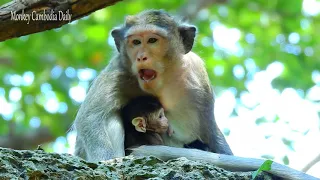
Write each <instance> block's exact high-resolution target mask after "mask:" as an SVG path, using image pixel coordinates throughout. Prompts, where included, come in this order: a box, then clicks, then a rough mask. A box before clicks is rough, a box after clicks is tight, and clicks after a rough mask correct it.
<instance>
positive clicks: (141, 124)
mask: <svg viewBox="0 0 320 180" xmlns="http://www.w3.org/2000/svg"><path fill="white" fill-rule="evenodd" d="M131 123H132V125H133V126H134V127H135V128H136V130H137V131H139V132H143V133H145V132H146V131H147V123H146V120H145V119H144V118H143V117H136V118H133V119H132V121H131Z"/></svg>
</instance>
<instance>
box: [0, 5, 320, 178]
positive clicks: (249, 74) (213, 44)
mask: <svg viewBox="0 0 320 180" xmlns="http://www.w3.org/2000/svg"><path fill="white" fill-rule="evenodd" d="M6 2H9V1H8V0H0V5H3V4H5V3H6ZM150 8H153V9H164V10H166V11H168V12H169V13H171V14H174V15H179V16H184V17H187V18H188V19H189V22H190V23H192V24H195V25H196V26H197V27H198V35H197V39H196V43H195V46H194V48H193V51H194V52H196V53H197V54H199V55H200V56H201V57H202V58H203V59H204V60H205V62H206V67H207V71H208V73H209V76H210V79H211V82H212V85H213V86H214V89H215V93H216V104H215V115H216V120H217V122H218V124H219V126H220V128H221V129H222V130H223V132H224V134H225V136H226V138H227V141H228V142H229V144H230V146H231V148H232V150H233V152H234V154H235V155H238V156H244V157H258V158H261V157H262V158H269V159H272V160H274V161H277V162H279V163H282V164H286V165H289V166H290V167H293V168H296V169H298V170H302V169H303V168H306V166H307V164H308V163H310V162H311V161H313V160H314V159H315V158H316V157H317V156H319V154H320V145H319V142H320V131H319V129H320V118H319V116H320V51H319V49H320V36H318V33H319V32H320V16H319V13H320V1H319V0H291V1H284V0H270V1H264V0H256V1H251V2H250V1H244V0H229V1H227V0H198V1H193V0H189V1H183V0H181V1H167V0H154V1H150V0H126V1H122V2H119V3H117V4H116V5H113V6H110V7H107V8H105V9H102V10H99V11H96V12H94V13H92V14H91V15H89V16H87V17H85V18H82V19H80V20H77V21H74V22H72V23H70V24H68V25H65V26H63V27H62V28H59V29H54V30H50V31H45V32H41V33H37V34H32V35H28V36H23V37H20V38H15V39H11V40H7V41H5V42H0V146H1V147H11V148H14V149H35V148H36V147H37V145H38V144H42V148H44V149H45V150H46V151H47V152H58V153H73V151H74V142H75V132H72V131H69V129H70V127H71V125H72V122H73V120H74V118H75V115H76V113H77V109H78V108H79V105H80V104H81V102H82V101H83V100H84V98H85V96H86V91H87V90H88V87H89V85H90V83H91V82H92V80H93V79H94V78H95V77H96V76H97V74H98V73H99V72H100V71H101V70H102V69H103V68H104V67H105V66H106V65H107V64H108V60H109V59H110V58H111V57H112V55H113V54H114V53H115V48H114V42H113V39H112V37H111V36H110V30H111V29H112V28H113V27H114V26H118V25H120V24H121V23H122V22H123V20H124V17H125V16H126V15H128V14H136V13H138V12H140V11H142V10H145V9H150ZM306 169H308V168H306ZM308 173H309V174H312V175H314V176H317V177H320V163H317V164H315V165H313V166H312V167H311V168H310V169H309V170H308Z"/></svg>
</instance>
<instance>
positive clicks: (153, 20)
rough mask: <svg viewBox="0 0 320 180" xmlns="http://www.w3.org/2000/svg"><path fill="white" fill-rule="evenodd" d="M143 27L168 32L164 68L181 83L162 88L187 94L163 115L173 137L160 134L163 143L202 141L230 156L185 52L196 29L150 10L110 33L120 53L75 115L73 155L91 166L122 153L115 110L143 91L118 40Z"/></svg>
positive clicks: (201, 70)
mask: <svg viewBox="0 0 320 180" xmlns="http://www.w3.org/2000/svg"><path fill="white" fill-rule="evenodd" d="M143 24H153V25H156V26H157V27H158V28H161V30H166V31H168V37H167V38H168V39H170V42H169V46H170V47H171V48H169V50H168V53H167V54H168V55H167V59H169V60H170V62H167V63H168V64H167V65H169V66H177V67H178V68H179V69H180V70H181V71H184V72H185V74H186V77H184V78H185V79H181V82H182V81H183V83H184V84H177V83H176V82H174V81H172V80H170V79H165V80H164V81H166V82H164V83H165V84H170V88H172V87H173V88H175V89H180V88H182V89H183V90H184V91H185V92H186V93H187V94H186V96H187V97H183V98H182V99H180V100H179V101H180V104H179V105H178V107H175V108H174V109H170V108H169V109H166V112H165V114H166V116H167V118H168V120H169V123H170V125H171V126H172V127H173V128H174V131H175V134H174V135H173V136H172V137H169V136H168V135H163V137H162V138H163V141H164V144H165V145H168V146H176V147H183V145H184V144H188V143H190V142H192V141H194V140H196V139H201V140H202V141H203V142H204V143H205V144H208V145H209V148H210V151H212V152H216V153H225V154H232V152H231V150H230V148H229V145H228V143H227V142H226V140H225V138H224V136H223V134H222V133H221V131H220V130H219V128H218V127H217V125H216V122H215V120H214V114H213V113H214V112H213V102H214V101H213V93H212V89H211V86H210V81H209V78H208V74H207V72H206V69H205V66H204V63H203V61H202V60H201V59H200V58H199V57H198V56H197V55H195V54H194V53H191V52H190V53H188V52H189V51H190V50H191V48H192V45H193V42H194V36H195V28H194V27H193V26H187V25H185V24H184V25H181V26H180V25H179V22H178V21H176V20H174V18H173V17H171V16H170V15H168V14H167V13H165V12H164V11H156V10H149V11H144V12H142V13H140V14H138V15H136V16H130V17H128V18H127V19H126V23H125V25H124V26H123V27H120V28H116V29H115V30H113V31H112V33H111V34H112V36H113V37H114V39H115V42H116V46H117V49H118V51H119V52H120V53H119V55H117V56H116V57H115V58H114V59H112V60H111V61H110V62H109V65H108V66H107V67H106V68H105V69H104V70H103V71H102V72H101V73H100V74H99V76H98V77H97V78H96V79H95V80H94V82H93V84H92V86H91V88H90V89H89V92H88V94H87V96H86V98H85V100H84V102H83V104H82V105H81V107H80V109H79V111H78V114H77V116H76V119H75V123H74V125H75V129H76V131H77V141H76V151H75V155H77V156H80V157H82V158H85V159H86V160H89V161H93V162H97V161H102V160H108V159H111V158H115V157H120V156H124V155H125V152H124V134H125V133H124V128H123V124H122V119H121V117H120V109H121V108H122V107H123V106H125V105H126V104H127V103H128V102H129V101H130V99H132V98H134V97H138V96H142V95H147V93H146V92H143V91H142V90H141V89H140V87H139V85H138V81H137V79H136V77H135V76H134V75H132V72H131V69H130V67H131V64H130V61H129V59H128V55H127V54H126V49H125V46H124V42H123V41H124V39H125V37H123V36H124V35H125V34H126V33H127V32H128V31H130V28H131V27H134V26H141V27H142V28H143ZM180 66H181V67H180ZM166 68H167V69H165V71H167V73H172V74H174V73H175V72H170V69H169V68H170V67H166ZM179 75H180V74H177V75H175V76H174V77H178V76H179ZM166 87H169V85H168V86H166ZM166 91H168V92H169V94H168V96H173V95H171V94H170V92H171V90H170V89H166ZM173 98H174V97H173ZM169 99H170V98H169Z"/></svg>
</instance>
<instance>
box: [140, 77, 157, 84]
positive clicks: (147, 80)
mask: <svg viewBox="0 0 320 180" xmlns="http://www.w3.org/2000/svg"><path fill="white" fill-rule="evenodd" d="M155 77H156V76H155V75H153V76H152V77H151V78H149V79H145V77H142V79H143V80H144V81H145V82H147V83H148V82H149V81H151V80H153V79H154V78H155Z"/></svg>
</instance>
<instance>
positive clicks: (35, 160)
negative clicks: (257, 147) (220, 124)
mask: <svg viewBox="0 0 320 180" xmlns="http://www.w3.org/2000/svg"><path fill="white" fill-rule="evenodd" d="M251 174H252V172H230V171H227V170H224V169H221V168H219V167H216V166H214V165H211V164H208V163H205V162H198V161H190V160H188V159H186V158H178V159H173V160H170V161H167V162H164V161H162V160H160V159H157V158H155V157H151V156H149V157H133V156H126V157H123V158H117V159H113V160H109V161H106V162H100V163H97V164H95V163H90V162H86V161H85V160H83V159H81V158H78V157H75V156H72V155H69V154H56V153H46V152H44V151H41V150H34V151H29V150H12V149H6V148H0V180H2V179H57V180H64V179H97V180H99V179H190V180H191V179H192V180H193V179H219V180H227V179H234V180H250V179H251ZM256 179H272V177H271V176H270V175H269V174H266V173H261V174H260V175H259V176H258V177H257V178H256Z"/></svg>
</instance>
